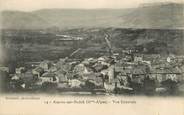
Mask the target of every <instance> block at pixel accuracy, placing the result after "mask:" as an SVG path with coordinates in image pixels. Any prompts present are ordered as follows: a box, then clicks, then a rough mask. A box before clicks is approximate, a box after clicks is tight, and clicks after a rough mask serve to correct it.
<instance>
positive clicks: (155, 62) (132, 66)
mask: <svg viewBox="0 0 184 115" xmlns="http://www.w3.org/2000/svg"><path fill="white" fill-rule="evenodd" d="M62 36H63V35H62ZM81 39H82V38H77V40H81ZM67 41H68V39H67ZM104 41H105V42H106V44H107V47H108V53H107V54H106V55H105V54H104V55H102V56H99V57H89V58H73V56H74V55H75V54H77V53H78V52H80V50H82V49H81V48H78V49H76V50H75V51H74V52H72V53H71V54H70V55H69V56H68V57H65V58H60V59H59V60H56V61H53V60H43V61H40V62H30V63H28V64H27V65H28V66H21V67H11V66H10V67H3V66H2V67H0V72H1V73H0V75H1V76H2V77H4V82H3V83H4V84H5V85H4V87H5V89H6V91H13V92H17V91H23V92H24V91H41V92H60V93H68V92H70V93H71V94H76V93H79V94H151V95H152V94H166V95H171V94H177V93H178V92H183V88H182V87H183V85H184V56H182V55H174V54H169V55H165V56H163V55H160V54H143V53H140V52H139V51H138V50H136V49H124V50H122V51H121V52H115V51H113V48H112V45H111V42H110V40H109V35H108V34H105V39H104Z"/></svg>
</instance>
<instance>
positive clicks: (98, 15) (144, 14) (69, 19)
mask: <svg viewBox="0 0 184 115" xmlns="http://www.w3.org/2000/svg"><path fill="white" fill-rule="evenodd" d="M183 11H184V4H178V3H164V4H163V3H159V4H143V5H141V6H140V7H137V8H130V9H42V10H37V11H32V12H21V11H3V12H2V28H5V29H43V28H51V27H58V28H61V29H72V28H83V27H87V28H93V27H102V28H103V27H118V28H120V27H121V28H163V29H164V28H167V29H175V28H184V20H183V19H184V14H183Z"/></svg>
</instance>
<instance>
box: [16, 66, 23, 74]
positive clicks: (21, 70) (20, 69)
mask: <svg viewBox="0 0 184 115" xmlns="http://www.w3.org/2000/svg"><path fill="white" fill-rule="evenodd" d="M15 72H16V74H21V73H24V72H25V67H20V68H16V69H15Z"/></svg>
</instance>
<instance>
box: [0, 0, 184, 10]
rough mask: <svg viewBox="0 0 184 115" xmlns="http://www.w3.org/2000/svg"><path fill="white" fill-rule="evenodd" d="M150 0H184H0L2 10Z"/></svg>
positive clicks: (103, 5) (122, 4)
mask: <svg viewBox="0 0 184 115" xmlns="http://www.w3.org/2000/svg"><path fill="white" fill-rule="evenodd" d="M150 2H184V0H0V10H20V11H33V10H38V9H45V8H79V9H95V8H118V9H119V8H132V7H137V6H139V5H140V4H142V3H150Z"/></svg>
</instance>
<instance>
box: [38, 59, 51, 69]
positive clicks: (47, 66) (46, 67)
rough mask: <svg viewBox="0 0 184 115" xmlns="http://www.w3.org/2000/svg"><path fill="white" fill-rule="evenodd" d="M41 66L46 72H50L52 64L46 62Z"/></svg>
mask: <svg viewBox="0 0 184 115" xmlns="http://www.w3.org/2000/svg"><path fill="white" fill-rule="evenodd" d="M39 66H40V67H41V68H43V69H44V71H48V70H49V68H50V67H51V62H50V61H47V60H45V61H43V62H41V63H40V65H39Z"/></svg>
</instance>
